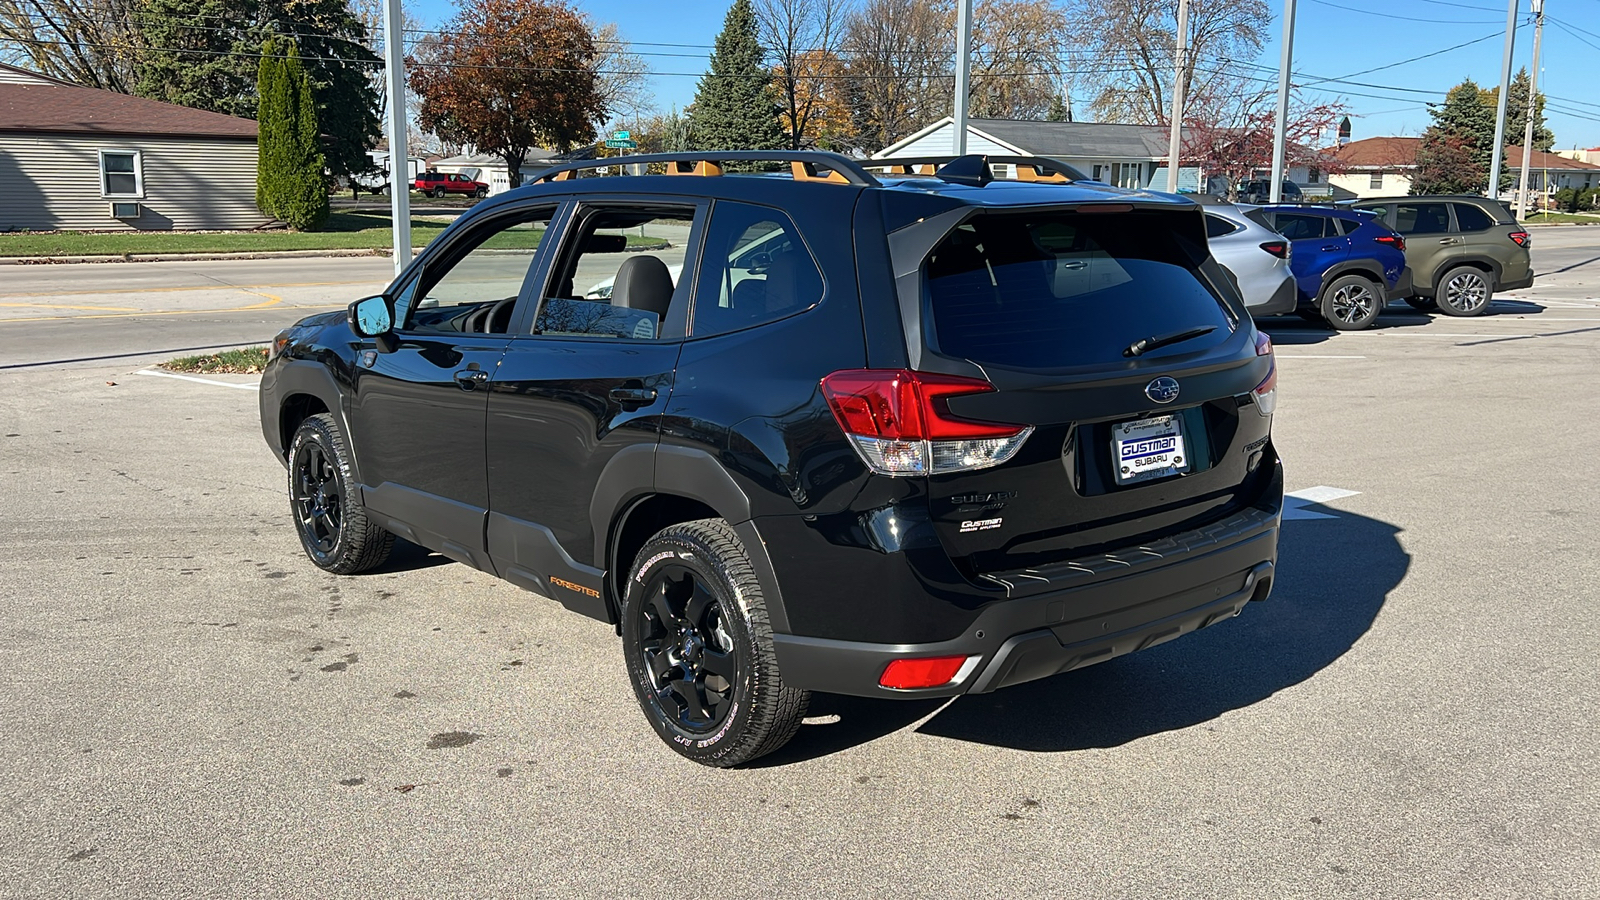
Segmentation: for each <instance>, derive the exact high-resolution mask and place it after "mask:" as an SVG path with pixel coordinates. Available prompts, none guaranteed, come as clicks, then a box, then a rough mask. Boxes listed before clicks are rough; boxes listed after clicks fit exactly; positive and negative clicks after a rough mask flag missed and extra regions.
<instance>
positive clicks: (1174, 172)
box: [1167, 0, 1189, 194]
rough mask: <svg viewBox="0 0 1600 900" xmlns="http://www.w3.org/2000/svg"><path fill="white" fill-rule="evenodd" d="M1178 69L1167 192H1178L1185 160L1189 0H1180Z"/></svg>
mask: <svg viewBox="0 0 1600 900" xmlns="http://www.w3.org/2000/svg"><path fill="white" fill-rule="evenodd" d="M1177 59H1178V69H1177V72H1176V73H1174V74H1173V77H1172V137H1171V139H1170V140H1168V141H1167V193H1169V194H1176V193H1177V192H1178V166H1179V164H1181V163H1182V161H1183V156H1182V152H1183V100H1184V97H1183V95H1184V93H1185V92H1187V91H1188V88H1189V85H1188V74H1189V0H1178V55H1177Z"/></svg>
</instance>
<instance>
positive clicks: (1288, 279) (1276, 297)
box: [1250, 275, 1300, 316]
mask: <svg viewBox="0 0 1600 900" xmlns="http://www.w3.org/2000/svg"><path fill="white" fill-rule="evenodd" d="M1299 302H1300V297H1299V294H1298V293H1297V291H1296V289H1295V283H1294V276H1292V275H1286V276H1284V279H1283V283H1282V284H1280V285H1278V289H1277V290H1276V291H1273V292H1272V297H1271V298H1269V299H1268V300H1267V302H1265V303H1263V304H1261V305H1260V306H1252V307H1250V315H1251V316H1281V315H1284V314H1286V313H1292V312H1294V309H1295V306H1296V305H1298V304H1299Z"/></svg>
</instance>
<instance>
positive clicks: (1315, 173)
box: [1306, 167, 1322, 184]
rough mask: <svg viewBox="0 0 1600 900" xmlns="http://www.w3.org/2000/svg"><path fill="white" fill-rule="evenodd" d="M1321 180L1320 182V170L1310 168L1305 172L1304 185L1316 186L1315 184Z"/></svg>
mask: <svg viewBox="0 0 1600 900" xmlns="http://www.w3.org/2000/svg"><path fill="white" fill-rule="evenodd" d="M1321 180H1322V170H1321V169H1318V168H1316V167H1312V168H1311V170H1310V171H1308V172H1306V183H1307V184H1316V183H1317V182H1319V181H1321Z"/></svg>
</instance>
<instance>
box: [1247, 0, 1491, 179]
mask: <svg viewBox="0 0 1600 900" xmlns="http://www.w3.org/2000/svg"><path fill="white" fill-rule="evenodd" d="M1512 2H1513V3H1515V2H1516V0H1512ZM1293 61H1294V0H1283V56H1282V58H1281V59H1280V60H1279V61H1278V117H1277V120H1276V121H1275V122H1274V123H1273V128H1272V185H1271V186H1270V187H1269V188H1268V189H1267V191H1268V193H1267V199H1268V200H1270V201H1271V202H1273V203H1277V202H1279V201H1281V200H1282V199H1283V154H1284V151H1285V149H1286V145H1287V144H1288V140H1287V138H1286V136H1285V135H1286V132H1287V131H1288V128H1289V69H1290V67H1291V63H1292V62H1293Z"/></svg>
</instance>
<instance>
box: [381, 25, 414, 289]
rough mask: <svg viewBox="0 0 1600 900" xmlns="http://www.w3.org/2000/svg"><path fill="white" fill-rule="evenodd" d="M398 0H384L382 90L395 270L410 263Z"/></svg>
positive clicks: (408, 183) (408, 156) (408, 169)
mask: <svg viewBox="0 0 1600 900" xmlns="http://www.w3.org/2000/svg"><path fill="white" fill-rule="evenodd" d="M403 29H404V20H403V19H402V18H401V12H400V0H384V4H383V58H384V66H385V70H384V73H383V74H384V78H383V86H384V92H385V95H386V98H387V102H388V104H389V122H388V125H389V218H390V226H391V228H392V230H393V232H394V273H395V274H396V275H399V274H400V273H401V272H403V271H405V267H406V265H407V264H408V263H410V262H411V178H410V175H411V148H410V147H409V146H407V144H406V64H405V43H404V40H405V38H404V36H403V34H402V31H403Z"/></svg>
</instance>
